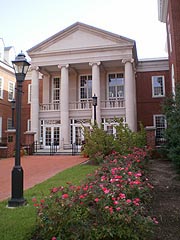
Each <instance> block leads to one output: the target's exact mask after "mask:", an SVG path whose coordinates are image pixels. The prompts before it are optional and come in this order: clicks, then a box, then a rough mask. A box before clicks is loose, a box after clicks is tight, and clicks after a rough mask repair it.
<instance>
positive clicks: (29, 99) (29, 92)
mask: <svg viewBox="0 0 180 240" xmlns="http://www.w3.org/2000/svg"><path fill="white" fill-rule="evenodd" d="M31 98H32V84H31V83H30V84H28V104H30V103H31Z"/></svg>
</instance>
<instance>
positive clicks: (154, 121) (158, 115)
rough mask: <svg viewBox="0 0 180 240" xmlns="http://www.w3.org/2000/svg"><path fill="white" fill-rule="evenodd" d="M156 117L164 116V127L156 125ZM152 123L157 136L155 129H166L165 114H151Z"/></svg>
mask: <svg viewBox="0 0 180 240" xmlns="http://www.w3.org/2000/svg"><path fill="white" fill-rule="evenodd" d="M157 117H164V121H165V122H164V128H163V127H157V125H156V118H157ZM153 123H154V127H155V128H156V131H155V136H156V137H157V129H160V128H161V129H164V130H165V129H166V128H167V122H166V118H165V115H163V114H155V115H153ZM162 139H164V138H163V137H162Z"/></svg>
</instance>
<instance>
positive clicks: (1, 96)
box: [0, 77, 3, 98]
mask: <svg viewBox="0 0 180 240" xmlns="http://www.w3.org/2000/svg"><path fill="white" fill-rule="evenodd" d="M0 98H3V79H2V78H1V77H0Z"/></svg>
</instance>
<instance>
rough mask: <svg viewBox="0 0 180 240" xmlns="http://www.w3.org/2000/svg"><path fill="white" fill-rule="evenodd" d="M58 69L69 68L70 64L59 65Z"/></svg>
mask: <svg viewBox="0 0 180 240" xmlns="http://www.w3.org/2000/svg"><path fill="white" fill-rule="evenodd" d="M58 68H60V69H61V68H69V64H59V65H58Z"/></svg>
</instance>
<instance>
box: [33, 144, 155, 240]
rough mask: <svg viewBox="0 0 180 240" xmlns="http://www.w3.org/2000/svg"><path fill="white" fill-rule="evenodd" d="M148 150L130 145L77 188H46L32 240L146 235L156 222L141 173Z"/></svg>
mask: <svg viewBox="0 0 180 240" xmlns="http://www.w3.org/2000/svg"><path fill="white" fill-rule="evenodd" d="M146 156H147V154H146V152H145V151H144V150H142V149H139V148H135V149H134V151H133V153H130V154H128V155H127V156H122V155H120V154H118V153H116V152H113V153H112V154H110V155H108V156H106V158H105V160H104V163H103V164H102V165H101V166H100V167H99V169H98V170H96V171H95V173H94V174H92V175H90V176H88V177H87V179H86V181H85V182H84V183H83V184H82V185H80V186H73V185H72V184H70V183H69V184H68V185H67V186H66V187H57V188H56V187H55V188H53V189H51V193H50V196H49V197H47V198H46V199H43V201H40V202H38V203H37V202H36V201H35V200H33V201H34V204H35V207H36V208H37V212H38V215H37V230H36V233H35V234H34V238H33V239H37V240H38V239H57V240H60V239H66V240H68V239H73V240H76V239H82V240H84V239H86V240H88V239H89V240H90V239H93V240H96V239H97V240H110V239H123V240H128V239H129V240H133V239H134V240H135V239H139V240H141V239H148V236H149V235H150V234H151V232H152V225H153V224H156V223H157V221H156V219H155V218H154V217H153V218H151V217H150V216H148V213H147V212H146V211H145V209H146V208H145V204H146V203H147V201H148V200H149V198H150V190H151V188H152V186H151V184H150V183H149V180H148V179H147V177H146V176H145V171H144V162H145V158H146Z"/></svg>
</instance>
